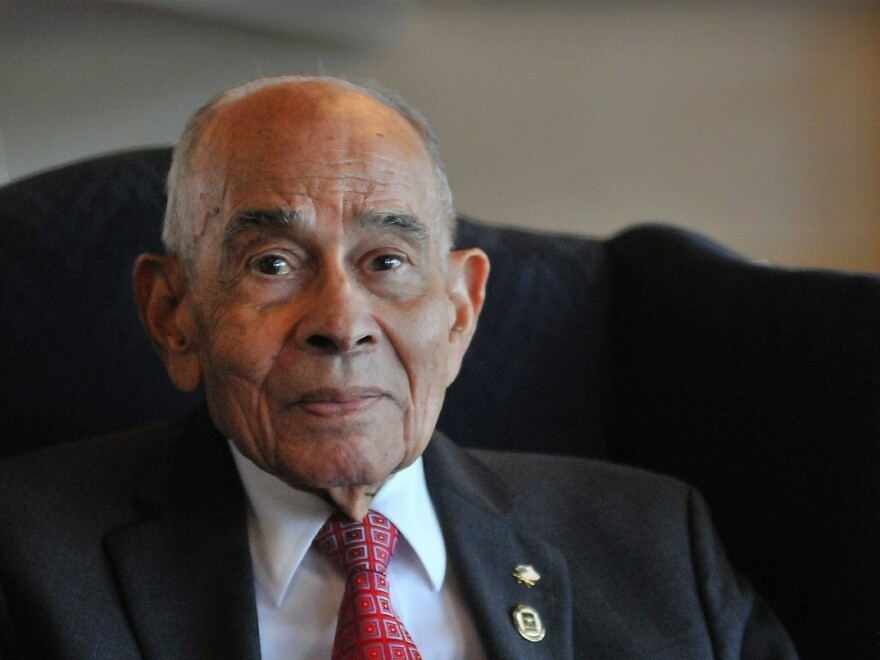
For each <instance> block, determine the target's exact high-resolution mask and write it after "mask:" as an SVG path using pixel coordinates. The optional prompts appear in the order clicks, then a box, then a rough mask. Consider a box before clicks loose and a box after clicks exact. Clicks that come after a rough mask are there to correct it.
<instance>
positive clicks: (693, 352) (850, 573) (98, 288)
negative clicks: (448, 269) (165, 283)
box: [0, 149, 880, 658]
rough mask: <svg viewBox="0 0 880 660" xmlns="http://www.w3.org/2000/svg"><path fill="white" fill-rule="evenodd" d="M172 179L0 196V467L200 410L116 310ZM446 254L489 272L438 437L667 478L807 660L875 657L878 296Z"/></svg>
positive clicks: (58, 173)
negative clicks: (624, 466)
mask: <svg viewBox="0 0 880 660" xmlns="http://www.w3.org/2000/svg"><path fill="white" fill-rule="evenodd" d="M168 163H169V152H168V150H167V149H152V150H143V151H135V152H130V153H125V154H116V155H111V156H107V157H103V158H97V159H94V160H90V161H86V162H83V163H77V164H73V165H70V166H67V167H64V168H60V169H57V170H54V171H51V172H47V173H43V174H38V175H35V176H32V177H28V178H26V179H23V180H20V181H17V182H13V183H11V184H8V185H7V186H5V187H3V188H0V310H2V311H0V324H2V325H0V327H2V331H0V365H2V370H0V397H2V402H0V426H2V428H3V432H2V433H3V436H2V438H3V439H2V441H0V455H8V454H13V453H17V452H21V451H24V450H26V449H28V448H32V447H37V446H42V445H47V444H53V443H57V442H62V441H70V440H76V439H79V438H82V437H85V436H88V435H93V434H96V433H102V432H105V431H109V430H115V429H122V428H126V427H130V426H134V425H138V424H142V423H146V422H151V421H159V420H163V419H168V418H171V417H176V416H180V415H182V414H183V413H184V412H186V411H187V410H189V409H190V408H192V407H193V405H194V403H195V401H196V400H197V399H198V395H192V396H188V397H187V396H183V395H181V394H179V393H178V392H176V391H175V390H174V388H173V387H172V386H171V385H170V384H169V383H168V381H167V378H166V376H165V374H164V370H163V369H162V367H161V365H160V364H159V361H158V359H157V358H156V356H155V355H154V352H153V349H152V347H151V346H150V344H149V341H148V340H147V339H146V336H145V335H144V333H143V331H142V330H141V328H140V326H139V323H138V320H137V315H136V313H135V311H134V306H133V304H132V301H131V275H130V273H131V265H132V262H133V261H134V258H135V256H136V255H137V254H139V253H140V252H142V251H145V250H154V251H155V250H159V249H160V241H159V223H160V219H161V215H162V210H163V206H164V177H165V173H166V171H167V168H168ZM458 243H459V244H460V245H478V246H481V247H483V249H485V250H486V251H487V252H488V253H489V256H490V258H491V259H492V264H493V271H492V275H491V278H490V282H489V297H488V301H487V304H486V308H485V310H484V314H483V318H482V320H481V324H480V328H479V330H478V332H477V336H476V337H475V340H474V344H473V345H472V347H471V350H470V352H469V355H468V356H467V358H466V360H465V366H464V368H463V370H462V373H461V375H460V377H459V379H458V381H457V382H456V383H455V384H454V385H453V386H452V388H451V389H450V391H449V394H448V397H447V402H446V406H445V407H444V410H443V413H442V416H441V421H440V428H442V429H443V430H445V431H446V432H447V433H449V435H451V436H452V437H454V438H456V439H457V440H458V441H459V442H461V443H462V444H465V445H471V446H487V447H497V448H507V449H516V450H526V449H527V450H532V451H547V452H557V453H569V454H581V455H588V456H598V457H605V458H611V459H615V460H620V461H624V462H628V463H632V464H636V465H640V466H645V467H649V468H652V469H655V470H660V471H663V472H667V473H671V474H674V475H677V476H680V477H683V478H684V479H686V480H688V481H690V482H692V483H694V484H695V485H697V486H698V487H699V488H700V489H701V491H702V492H703V493H704V494H705V496H706V499H707V500H708V502H709V504H710V507H711V508H712V510H713V514H714V518H715V521H716V524H717V527H718V528H719V531H720V533H721V536H722V539H723V540H724V542H725V544H726V545H727V547H728V550H729V554H730V555H731V558H732V560H733V562H734V564H735V565H737V566H738V567H739V568H740V569H741V570H743V571H744V572H745V573H746V574H747V575H749V577H750V578H751V579H752V580H753V582H754V583H755V585H756V587H757V589H758V591H760V592H761V593H763V594H764V596H765V597H766V598H767V599H768V600H769V601H770V603H771V605H772V606H773V607H774V608H775V610H776V611H777V613H778V614H779V616H780V617H781V618H782V619H783V621H784V622H785V623H786V625H787V626H788V627H789V629H790V630H791V632H792V635H793V637H794V640H795V643H796V644H797V645H798V646H799V649H800V651H801V653H802V654H803V655H804V657H807V658H811V657H815V658H824V657H873V656H877V655H880V615H878V613H877V612H878V609H877V606H876V602H877V600H878V599H880V569H878V568H877V566H876V558H877V557H878V556H880V531H878V530H880V486H878V478H877V474H878V468H880V347H878V343H880V277H877V276H876V275H857V274H846V273H835V272H822V271H810V270H792V269H782V268H776V267H772V266H766V265H759V264H754V263H751V262H749V261H748V260H745V259H742V258H740V257H739V256H737V255H734V254H732V253H730V252H729V251H727V250H725V249H724V248H722V247H720V246H718V245H717V244H715V243H712V242H711V241H709V240H706V239H704V238H702V237H699V236H697V235H695V234H693V233H691V232H687V231H683V230H680V229H675V228H672V227H666V226H659V225H649V226H641V227H636V228H633V229H631V230H628V231H625V232H623V233H621V234H619V235H617V236H614V237H612V238H610V239H607V240H600V239H592V238H579V237H568V236H556V235H550V234H543V233H531V232H526V231H521V230H515V229H507V228H503V227H499V226H493V225H485V224H481V223H479V222H475V221H472V220H469V219H461V220H460V223H459V238H458ZM536 438H538V439H539V440H538V441H536V440H535V439H536Z"/></svg>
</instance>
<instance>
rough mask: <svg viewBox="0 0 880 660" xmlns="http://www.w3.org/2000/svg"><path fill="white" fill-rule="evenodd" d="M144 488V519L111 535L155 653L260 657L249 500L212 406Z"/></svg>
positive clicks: (144, 639)
mask: <svg viewBox="0 0 880 660" xmlns="http://www.w3.org/2000/svg"><path fill="white" fill-rule="evenodd" d="M173 442H174V443H175V444H174V446H173V447H172V449H171V450H170V456H168V455H163V457H162V459H163V460H161V461H159V462H157V464H156V465H155V466H154V467H153V469H152V471H151V472H150V474H149V475H148V479H147V482H146V484H145V486H144V488H143V489H142V491H141V494H140V498H139V499H140V501H141V503H142V504H143V505H144V506H145V509H146V511H147V512H148V515H147V516H146V517H145V519H144V521H143V522H141V523H138V524H135V525H131V526H129V527H125V528H122V529H118V530H115V531H114V532H111V533H110V534H109V535H108V536H107V537H106V538H105V547H106V549H107V552H108V555H109V556H110V560H111V564H112V565H113V568H114V571H115V574H116V578H117V581H118V583H119V586H120V590H121V593H122V597H123V600H124V603H125V606H126V607H127V609H128V612H129V615H130V620H131V622H132V626H133V628H134V630H135V634H136V636H137V638H138V641H139V643H140V645H141V648H142V651H143V653H144V655H145V656H146V657H147V658H154V657H155V658H158V657H186V658H202V657H204V658H255V659H256V658H259V656H260V651H259V631H258V625H257V614H256V605H255V598H254V588H253V577H252V569H251V563H250V551H249V546H248V537H247V528H246V518H245V508H244V496H243V494H242V489H241V484H240V482H239V479H238V474H237V472H236V470H235V466H234V464H233V461H232V457H231V456H230V455H229V451H228V449H227V447H226V443H225V441H224V439H223V438H222V437H221V436H220V435H219V434H218V433H217V432H216V431H215V430H214V429H213V426H212V425H211V423H210V421H209V419H208V417H207V411H206V410H201V411H199V412H198V413H197V414H195V415H193V417H192V418H191V419H190V421H189V423H188V424H187V426H186V427H185V430H184V432H183V433H182V434H181V437H179V438H177V439H175V440H174V441H173Z"/></svg>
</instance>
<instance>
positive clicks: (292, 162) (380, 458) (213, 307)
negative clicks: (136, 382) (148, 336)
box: [181, 86, 466, 489]
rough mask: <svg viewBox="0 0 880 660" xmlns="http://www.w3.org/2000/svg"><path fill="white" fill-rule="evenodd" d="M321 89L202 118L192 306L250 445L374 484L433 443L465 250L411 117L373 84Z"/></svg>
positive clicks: (295, 476) (223, 427) (292, 462)
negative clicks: (455, 238)
mask: <svg viewBox="0 0 880 660" xmlns="http://www.w3.org/2000/svg"><path fill="white" fill-rule="evenodd" d="M300 89H301V88H300ZM311 91H312V92H314V94H313V96H314V97H313V98H312V97H309V95H308V94H305V98H302V97H303V91H302V90H301V91H300V92H299V96H298V97H294V96H293V95H292V94H291V90H290V88H288V87H286V86H281V87H277V88H268V89H266V90H263V91H261V92H257V93H255V94H253V95H251V96H249V97H246V98H245V99H244V100H242V101H238V102H236V103H234V104H233V105H231V106H229V107H227V108H225V109H224V110H222V111H221V112H220V114H219V115H218V116H217V117H216V118H215V119H214V120H213V122H212V124H211V126H210V127H209V128H208V129H207V130H206V132H205V134H204V138H203V140H202V141H201V144H203V145H204V146H203V147H202V148H200V151H199V153H197V154H196V156H195V157H194V164H195V166H196V167H197V168H199V171H203V172H205V173H211V174H205V176H204V177H203V182H202V185H200V187H199V189H198V193H197V194H198V195H199V196H200V199H201V209H202V215H201V216H200V217H199V218H197V219H195V220H194V231H195V233H196V243H195V264H194V275H193V278H192V281H191V282H190V283H189V287H188V292H187V296H186V299H185V300H184V303H183V305H182V306H181V308H182V310H183V312H184V314H186V315H187V319H188V320H187V321H186V323H185V324H184V325H188V327H190V328H191V329H192V330H191V332H190V339H189V340H188V341H189V342H190V348H191V349H192V350H193V351H194V352H195V354H196V355H197V358H198V369H199V375H200V377H201V379H202V382H203V384H204V387H205V393H206V397H207V401H208V406H209V409H210V412H211V416H212V418H213V420H214V422H215V424H216V425H217V426H218V428H219V430H220V431H221V432H222V433H224V434H226V435H227V436H228V437H230V438H232V439H233V440H234V442H235V443H236V445H237V446H238V448H239V449H240V450H241V451H242V453H243V454H245V455H246V456H248V457H249V458H250V459H251V460H253V461H254V462H255V463H256V464H257V465H259V466H260V467H262V468H263V469H265V470H267V471H269V472H271V473H273V474H276V475H277V476H279V477H281V478H282V479H284V480H285V481H287V482H288V483H290V484H292V485H295V486H304V487H311V488H322V489H323V488H331V487H339V486H351V485H372V484H378V483H380V482H381V481H382V480H384V479H385V478H386V477H387V476H388V475H389V474H390V473H391V472H393V471H395V470H397V469H399V468H401V467H404V466H406V465H409V464H410V463H411V462H412V461H413V460H415V459H416V458H417V457H418V456H419V455H420V454H421V452H422V451H423V450H424V447H425V445H426V444H427V442H428V440H429V438H430V435H431V432H432V430H433V428H434V424H435V423H436V419H437V416H438V415H439V411H440V407H441V404H442V402H443V397H444V392H445V389H446V387H447V385H448V384H449V383H450V382H451V381H452V379H453V378H454V377H455V375H456V373H457V371H458V367H459V365H460V360H461V357H462V354H463V352H464V347H462V346H460V345H459V344H460V343H461V342H462V341H464V340H462V339H460V338H458V337H457V336H456V333H457V332H458V330H457V329H454V326H455V325H456V322H457V318H456V314H457V312H456V305H455V303H454V302H453V297H452V296H451V295H450V291H451V288H452V285H450V276H449V272H450V268H449V264H450V263H452V261H453V259H452V258H450V256H449V255H448V254H441V251H440V249H439V244H438V240H440V236H441V232H442V230H441V228H440V227H438V226H437V219H436V218H435V217H434V211H435V183H434V177H433V170H432V165H431V160H430V158H429V156H428V154H427V152H426V150H425V148H424V146H423V144H422V142H421V140H420V138H419V136H418V135H417V134H416V133H415V131H414V130H413V129H412V128H411V127H410V126H409V125H408V124H407V123H406V122H405V120H403V119H402V118H401V117H400V116H399V115H397V114H396V113H395V112H394V111H392V110H390V109H388V108H386V107H385V106H383V105H381V104H379V103H378V102H376V101H374V100H372V99H370V98H368V97H365V96H362V95H360V94H357V93H354V92H351V91H348V90H345V89H342V88H330V89H329V90H328V89H326V88H323V89H322V88H320V87H319V88H316V89H314V90H311ZM465 343H466V342H465Z"/></svg>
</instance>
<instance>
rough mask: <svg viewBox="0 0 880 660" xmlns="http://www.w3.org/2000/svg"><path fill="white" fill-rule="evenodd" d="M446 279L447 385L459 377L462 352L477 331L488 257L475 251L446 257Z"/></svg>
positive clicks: (484, 297) (481, 252)
mask: <svg viewBox="0 0 880 660" xmlns="http://www.w3.org/2000/svg"><path fill="white" fill-rule="evenodd" d="M448 277H449V279H448V281H447V293H448V295H449V301H450V328H449V345H450V349H451V350H450V351H449V364H448V365H447V385H449V384H451V383H452V381H453V380H455V378H456V376H458V371H459V369H460V368H461V361H462V359H463V358H464V354H465V351H467V348H468V346H470V343H471V339H473V336H474V332H476V329H477V320H478V319H479V316H480V311H481V310H482V309H483V302H484V301H485V299H486V282H487V281H488V279H489V257H487V256H486V253H485V252H483V251H482V250H480V249H478V248H471V249H468V250H457V251H455V252H452V253H451V254H450V255H449V271H448Z"/></svg>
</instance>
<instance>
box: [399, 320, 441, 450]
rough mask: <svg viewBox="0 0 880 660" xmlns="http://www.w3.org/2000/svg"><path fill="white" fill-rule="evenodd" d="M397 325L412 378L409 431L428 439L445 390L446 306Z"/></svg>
mask: <svg viewBox="0 0 880 660" xmlns="http://www.w3.org/2000/svg"><path fill="white" fill-rule="evenodd" d="M408 319H409V321H408V322H401V323H399V324H397V325H396V326H395V332H396V336H398V337H400V338H401V339H400V341H399V342H398V344H397V350H398V355H399V357H400V360H401V363H402V364H403V366H404V369H405V370H406V374H407V378H408V380H409V388H410V397H411V408H410V410H409V411H408V413H409V414H408V416H407V426H408V428H407V435H408V436H409V440H410V441H411V442H413V443H416V444H418V443H420V442H423V441H427V438H428V437H430V434H431V432H432V431H433V430H434V424H435V423H436V421H437V417H438V416H439V414H440V407H441V406H442V405H443V398H444V396H445V393H446V376H447V366H448V356H449V341H448V337H449V332H448V329H447V328H446V326H445V324H446V314H445V310H444V309H443V308H441V307H439V306H434V307H433V308H432V309H430V310H426V311H424V312H422V313H419V314H414V315H411V316H409V317H408Z"/></svg>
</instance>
